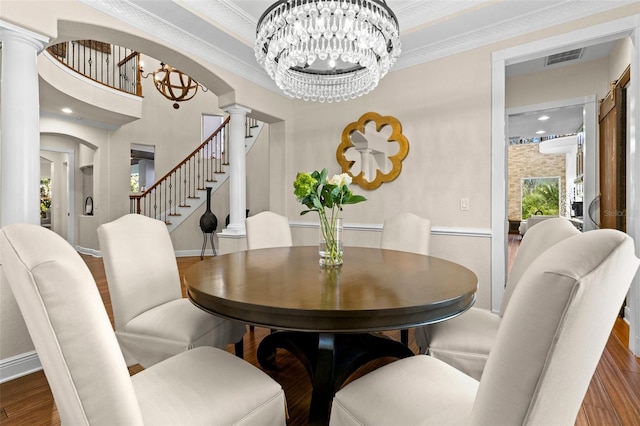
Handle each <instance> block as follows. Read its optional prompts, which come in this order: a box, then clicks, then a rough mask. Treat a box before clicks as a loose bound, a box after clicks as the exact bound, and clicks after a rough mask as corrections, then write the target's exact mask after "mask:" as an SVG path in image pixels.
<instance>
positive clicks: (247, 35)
mask: <svg viewBox="0 0 640 426" xmlns="http://www.w3.org/2000/svg"><path fill="white" fill-rule="evenodd" d="M80 1H81V2H82V3H85V4H87V5H89V6H91V7H94V8H95V9H98V10H100V11H102V12H104V13H106V14H108V15H110V16H113V17H114V18H116V19H118V20H120V21H123V22H125V23H127V24H129V25H131V26H133V27H135V28H138V29H140V30H142V31H144V32H146V33H149V34H150V35H152V36H154V37H156V38H158V39H160V40H162V41H163V42H164V43H166V44H167V45H169V46H174V47H175V48H176V49H178V50H183V51H187V52H189V53H192V54H193V55H195V56H198V57H200V58H202V59H204V60H206V61H208V62H210V63H212V64H214V65H215V66H217V67H220V68H222V69H224V70H227V71H229V72H232V73H234V74H236V75H238V76H240V77H242V78H244V79H246V80H249V81H251V82H253V83H255V84H257V85H259V86H261V87H263V88H265V89H267V90H270V91H272V92H274V93H277V94H280V95H282V93H281V91H280V90H279V89H278V88H277V86H276V85H275V83H274V82H273V81H272V80H271V79H270V78H269V76H268V75H267V74H266V72H264V70H262V69H261V68H260V67H259V66H258V65H257V63H247V62H245V61H242V60H239V59H238V58H237V57H235V56H234V55H233V52H227V51H225V50H223V49H221V48H219V47H217V46H215V45H214V44H212V43H215V42H208V41H204V40H202V39H200V38H198V37H196V36H194V35H192V34H190V33H189V32H188V30H185V29H182V28H179V27H177V26H176V25H174V24H172V23H170V22H167V21H166V20H164V19H162V18H159V17H157V16H155V15H153V14H152V13H150V12H148V11H146V10H144V9H143V8H141V7H139V6H137V5H136V4H135V3H134V0H80ZM175 3H177V4H178V5H180V6H182V7H185V8H187V9H189V10H191V11H192V12H193V13H196V14H199V15H200V16H202V17H203V18H204V19H206V20H208V21H209V22H211V23H212V25H213V26H215V27H216V28H217V30H219V31H224V32H226V33H227V34H232V36H234V37H235V38H236V39H239V40H240V41H241V42H242V43H243V44H244V45H247V46H248V48H249V47H250V46H252V45H253V39H254V37H255V27H256V24H257V21H256V19H255V18H254V17H252V16H250V15H249V14H247V13H246V12H245V11H244V10H242V9H241V8H239V7H238V6H237V5H236V4H235V3H234V1H233V0H209V1H201V0H175ZM390 3H392V2H391V1H390ZM492 3H493V1H491V0H478V1H473V2H469V1H460V2H451V1H450V0H433V1H430V2H429V9H428V12H429V17H428V20H425V18H424V16H425V7H426V6H425V3H424V1H421V0H406V1H402V2H401V3H400V2H398V3H397V4H392V7H393V9H394V13H396V15H397V16H398V20H399V21H400V23H401V27H405V28H408V29H407V30H406V34H407V36H411V37H419V36H420V35H419V31H420V26H422V27H425V25H428V24H429V23H434V22H435V21H437V20H439V19H442V18H445V17H447V16H452V15H456V14H459V13H461V12H463V11H464V10H465V9H470V8H477V7H493V5H492ZM633 3H638V2H637V1H631V0H612V1H602V0H571V1H568V0H564V1H558V2H553V3H551V5H550V6H547V7H545V8H541V9H537V10H535V11H534V12H531V13H527V14H523V15H520V16H518V17H516V18H510V19H505V20H502V21H499V22H496V23H493V24H491V25H488V26H485V27H482V28H478V29H476V30H470V31H467V32H463V33H460V34H457V35H455V36H453V37H449V38H446V39H444V40H441V41H436V42H429V40H424V41H423V42H422V43H419V44H420V45H421V46H422V47H419V48H415V49H412V50H409V51H403V52H402V54H401V55H400V58H399V59H398V61H397V62H396V64H395V65H394V67H393V68H392V69H391V71H390V72H394V71H397V70H401V69H403V68H408V67H412V66H416V65H420V64H423V63H426V62H430V61H433V60H436V59H440V58H443V57H446V56H450V55H454V54H458V53H461V52H464V51H467V50H471V49H475V48H478V47H482V46H486V45H490V44H494V43H497V42H500V41H503V40H506V39H510V38H513V37H517V36H520V35H523V34H527V33H532V32H536V31H540V30H542V29H545V28H549V27H552V26H555V25H560V24H563V23H567V22H570V21H574V20H576V19H580V18H583V17H586V16H589V15H593V14H596V13H602V12H606V11H608V10H612V9H615V8H619V7H623V6H626V5H629V4H633ZM545 4H548V3H545ZM250 48H252V47H250ZM160 59H161V58H160Z"/></svg>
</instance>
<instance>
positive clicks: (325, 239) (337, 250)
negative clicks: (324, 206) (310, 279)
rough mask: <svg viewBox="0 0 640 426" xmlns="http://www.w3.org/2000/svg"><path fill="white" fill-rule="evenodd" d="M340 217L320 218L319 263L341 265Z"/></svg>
mask: <svg viewBox="0 0 640 426" xmlns="http://www.w3.org/2000/svg"><path fill="white" fill-rule="evenodd" d="M342 231H343V228H342V219H341V218H339V217H326V216H325V217H324V218H323V217H321V218H320V245H319V248H318V253H319V255H320V265H321V266H324V267H327V268H332V267H338V266H340V265H342V254H343V250H342Z"/></svg>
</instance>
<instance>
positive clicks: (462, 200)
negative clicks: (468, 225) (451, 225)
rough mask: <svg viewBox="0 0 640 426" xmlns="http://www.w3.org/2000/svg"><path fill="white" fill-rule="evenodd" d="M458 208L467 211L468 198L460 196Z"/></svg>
mask: <svg viewBox="0 0 640 426" xmlns="http://www.w3.org/2000/svg"><path fill="white" fill-rule="evenodd" d="M460 210H462V211H465V212H466V211H468V210H469V199H468V198H460Z"/></svg>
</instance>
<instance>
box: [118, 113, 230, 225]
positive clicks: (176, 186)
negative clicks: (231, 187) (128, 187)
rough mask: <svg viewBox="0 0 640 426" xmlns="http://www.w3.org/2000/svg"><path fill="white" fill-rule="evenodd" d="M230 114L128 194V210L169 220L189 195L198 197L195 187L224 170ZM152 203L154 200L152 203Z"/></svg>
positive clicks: (183, 204) (175, 214) (199, 186)
mask: <svg viewBox="0 0 640 426" xmlns="http://www.w3.org/2000/svg"><path fill="white" fill-rule="evenodd" d="M229 119H230V117H226V118H225V120H224V121H223V122H222V124H220V126H219V127H218V128H217V129H216V130H215V131H214V132H213V133H212V134H211V135H210V136H209V137H208V138H207V139H205V140H204V141H203V142H202V143H201V144H200V145H199V146H198V147H196V148H195V149H194V150H193V151H192V152H191V153H190V154H189V155H188V156H187V157H185V159H184V160H182V161H181V162H180V163H178V164H177V165H176V166H175V167H174V168H173V169H171V170H170V171H169V172H168V173H167V174H165V175H164V176H163V177H162V178H161V179H159V180H158V181H156V182H155V183H154V184H153V185H151V186H150V187H149V188H148V189H146V190H145V191H144V192H142V193H140V194H131V195H129V200H130V212H131V213H138V214H144V215H146V216H150V217H154V218H156V219H160V220H163V221H165V222H166V223H170V220H169V218H170V217H171V216H179V215H180V213H179V212H178V210H177V207H185V206H188V204H187V202H188V200H189V199H193V198H198V197H197V196H196V190H199V189H204V188H205V187H206V182H214V181H215V178H214V175H215V174H218V173H224V170H223V168H222V166H224V165H226V164H228V162H227V158H226V157H227V153H228V131H227V130H226V129H228V126H229ZM152 203H153V204H152Z"/></svg>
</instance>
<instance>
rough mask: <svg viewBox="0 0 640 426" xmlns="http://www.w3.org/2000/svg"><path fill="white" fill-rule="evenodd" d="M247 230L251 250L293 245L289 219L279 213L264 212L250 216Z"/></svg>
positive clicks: (248, 244) (248, 246)
mask: <svg viewBox="0 0 640 426" xmlns="http://www.w3.org/2000/svg"><path fill="white" fill-rule="evenodd" d="M245 228H246V230H247V248H248V249H249V250H254V249H261V248H271V247H291V246H292V245H293V242H292V238H291V227H290V226H289V219H287V218H286V217H285V216H282V215H279V214H277V213H274V212H270V211H264V212H260V213H258V214H256V215H254V216H249V217H248V218H247V219H246V221H245Z"/></svg>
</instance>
